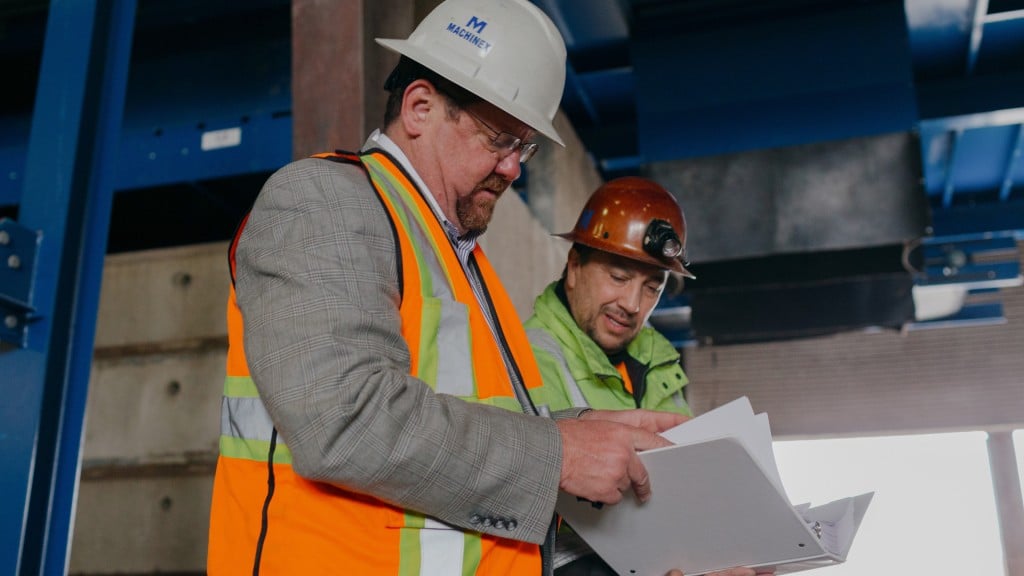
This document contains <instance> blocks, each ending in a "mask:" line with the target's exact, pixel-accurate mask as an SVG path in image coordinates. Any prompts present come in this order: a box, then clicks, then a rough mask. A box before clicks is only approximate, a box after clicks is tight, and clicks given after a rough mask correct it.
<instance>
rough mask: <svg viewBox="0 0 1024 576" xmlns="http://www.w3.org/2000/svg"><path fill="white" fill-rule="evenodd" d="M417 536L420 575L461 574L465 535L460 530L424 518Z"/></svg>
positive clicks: (446, 575)
mask: <svg viewBox="0 0 1024 576" xmlns="http://www.w3.org/2000/svg"><path fill="white" fill-rule="evenodd" d="M419 536H420V574H421V575H422V576H462V564H463V556H464V555H465V552H466V551H465V546H464V545H463V544H464V541H465V538H466V535H465V534H464V533H463V532H462V531H461V530H455V529H453V528H452V527H451V526H449V525H447V524H444V523H442V522H438V521H437V520H434V519H433V518H425V522H424V524H423V529H421V530H419Z"/></svg>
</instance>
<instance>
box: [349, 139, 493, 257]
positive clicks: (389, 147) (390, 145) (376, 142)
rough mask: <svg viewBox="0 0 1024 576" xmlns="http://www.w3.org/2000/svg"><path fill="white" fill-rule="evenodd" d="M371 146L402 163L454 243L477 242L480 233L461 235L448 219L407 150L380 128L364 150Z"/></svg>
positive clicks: (367, 142)
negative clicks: (410, 159)
mask: <svg viewBox="0 0 1024 576" xmlns="http://www.w3.org/2000/svg"><path fill="white" fill-rule="evenodd" d="M369 148H380V149H381V150H383V151H385V152H387V153H388V154H390V155H391V156H392V157H393V158H394V159H395V160H396V161H397V162H398V163H399V164H401V165H402V168H405V171H406V172H408V174H409V177H410V178H412V181H413V184H415V185H416V187H417V188H419V189H420V190H423V191H425V192H426V194H424V195H423V197H424V198H426V200H427V205H429V206H430V209H431V210H433V212H434V215H436V216H437V219H438V220H439V221H440V222H441V226H443V227H444V231H445V233H446V234H447V235H448V238H449V239H451V241H452V242H453V243H456V244H458V243H460V242H469V243H470V244H471V245H475V244H476V239H477V237H479V236H480V235H479V234H476V233H472V232H467V233H466V234H464V235H462V236H460V235H459V229H458V228H457V227H456V226H455V224H453V223H452V222H451V221H450V220H448V217H447V216H445V215H444V211H443V210H441V205H440V204H438V203H437V198H435V197H434V192H433V191H432V190H430V188H427V185H426V184H425V183H424V182H423V179H422V178H421V177H420V175H419V173H418V172H416V169H415V168H413V165H412V162H410V161H409V157H408V156H406V155H405V152H403V151H402V149H401V148H400V147H399V146H398V144H396V143H395V141H394V140H392V139H391V138H390V137H389V136H388V135H387V134H385V133H384V132H381V130H380V129H377V130H374V131H373V133H372V134H370V136H369V138H367V139H366V143H365V144H363V150H366V149H369Z"/></svg>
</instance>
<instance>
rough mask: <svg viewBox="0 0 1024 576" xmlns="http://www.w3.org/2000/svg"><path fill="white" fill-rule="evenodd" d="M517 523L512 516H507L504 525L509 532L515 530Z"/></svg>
mask: <svg viewBox="0 0 1024 576" xmlns="http://www.w3.org/2000/svg"><path fill="white" fill-rule="evenodd" d="M518 525H519V523H518V522H516V521H515V520H513V519H512V518H509V520H508V522H506V523H505V527H506V528H508V530H509V532H511V531H512V530H515V529H516V526H518Z"/></svg>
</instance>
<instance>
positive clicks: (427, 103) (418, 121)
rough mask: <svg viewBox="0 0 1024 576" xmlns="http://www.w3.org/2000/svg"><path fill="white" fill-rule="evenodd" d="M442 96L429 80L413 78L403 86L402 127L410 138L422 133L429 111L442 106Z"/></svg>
mask: <svg viewBox="0 0 1024 576" xmlns="http://www.w3.org/2000/svg"><path fill="white" fill-rule="evenodd" d="M442 98H443V96H442V95H441V93H440V92H438V91H437V88H435V87H434V85H433V84H431V83H430V82H429V81H427V80H424V79H422V78H421V79H419V80H414V81H413V82H412V83H410V84H409V85H408V86H407V87H406V88H405V93H404V94H403V96H402V114H401V121H402V128H403V129H404V130H405V133H406V134H408V135H409V137H411V138H415V137H417V136H420V135H422V134H423V132H424V131H425V130H426V127H427V125H428V124H429V122H430V112H431V111H432V110H433V109H434V108H435V107H436V106H438V105H442V106H443V102H441V99H442Z"/></svg>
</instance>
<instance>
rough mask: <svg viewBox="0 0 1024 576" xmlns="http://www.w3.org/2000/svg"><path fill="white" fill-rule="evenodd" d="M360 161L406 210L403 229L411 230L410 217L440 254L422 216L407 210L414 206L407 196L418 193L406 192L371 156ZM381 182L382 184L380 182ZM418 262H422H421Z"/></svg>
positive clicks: (440, 262) (412, 200)
mask: <svg viewBox="0 0 1024 576" xmlns="http://www.w3.org/2000/svg"><path fill="white" fill-rule="evenodd" d="M362 160H363V164H364V165H366V166H367V167H368V168H371V170H370V176H371V177H372V178H373V180H374V182H377V183H378V184H385V183H386V184H387V186H383V185H382V186H381V187H382V188H386V189H387V190H388V191H389V192H391V194H392V196H393V199H397V200H399V202H398V204H400V205H401V206H402V207H403V208H404V209H406V210H403V212H405V214H404V216H405V218H403V224H405V229H406V230H411V228H410V227H409V225H408V224H409V223H408V220H407V219H408V218H409V217H412V218H413V219H414V220H416V223H417V224H419V229H420V230H422V231H424V232H425V234H424V236H425V240H427V241H428V242H429V243H430V244H429V245H430V246H431V247H432V248H433V253H434V254H440V250H439V249H438V246H437V239H436V238H434V236H433V235H432V234H429V233H426V231H427V230H429V228H428V227H427V223H426V220H424V215H423V214H421V213H420V211H419V210H411V209H408V208H410V207H414V206H415V205H416V201H415V200H414V199H413V198H410V197H409V195H410V194H418V193H419V192H417V191H415V190H406V189H405V187H404V186H402V185H401V183H399V182H398V181H397V180H396V179H395V178H393V177H392V176H391V173H390V172H389V171H388V170H387V169H386V168H384V167H383V166H382V165H381V163H380V161H378V160H377V159H376V158H374V157H373V156H370V155H366V156H363V157H362ZM382 180H383V182H381V181H382ZM395 196H397V198H394V197H395ZM420 261H421V262H422V260H420ZM439 264H440V265H441V269H442V271H443V272H444V276H445V278H451V274H450V273H449V271H448V268H447V267H446V266H445V264H444V260H440V259H439Z"/></svg>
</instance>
